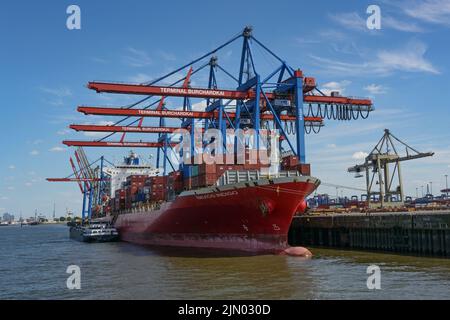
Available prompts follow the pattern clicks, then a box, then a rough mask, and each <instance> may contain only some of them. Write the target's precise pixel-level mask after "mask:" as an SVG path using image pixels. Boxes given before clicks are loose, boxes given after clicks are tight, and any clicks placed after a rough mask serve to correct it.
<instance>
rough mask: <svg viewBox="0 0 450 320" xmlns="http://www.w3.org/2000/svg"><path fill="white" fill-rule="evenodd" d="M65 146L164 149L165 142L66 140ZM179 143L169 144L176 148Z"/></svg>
mask: <svg viewBox="0 0 450 320" xmlns="http://www.w3.org/2000/svg"><path fill="white" fill-rule="evenodd" d="M63 144H65V145H66V146H69V147H117V148H125V147H132V148H163V147H164V143H163V142H120V141H75V140H65V141H63ZM177 144H178V143H169V144H168V145H170V146H172V147H174V146H176V145H177Z"/></svg>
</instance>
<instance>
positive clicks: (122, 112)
mask: <svg viewBox="0 0 450 320" xmlns="http://www.w3.org/2000/svg"><path fill="white" fill-rule="evenodd" d="M77 110H78V111H79V112H81V113H84V114H86V115H102V116H129V117H164V118H196V119H210V118H216V119H217V118H219V112H206V111H182V110H148V109H121V108H108V107H85V106H80V107H78V109H77ZM227 116H228V118H230V119H234V118H236V113H234V112H227ZM224 118H225V116H224ZM260 119H261V120H273V119H274V117H273V115H272V114H261V117H260ZM295 119H296V117H295V116H289V115H280V120H282V121H295ZM304 120H305V121H308V122H320V123H321V122H322V118H321V117H305V118H304Z"/></svg>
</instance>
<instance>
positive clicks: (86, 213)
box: [47, 147, 111, 223]
mask: <svg viewBox="0 0 450 320" xmlns="http://www.w3.org/2000/svg"><path fill="white" fill-rule="evenodd" d="M75 158H76V160H77V163H78V166H79V169H78V170H77V167H76V165H75V163H74V161H73V159H72V157H71V158H69V162H70V165H71V167H72V170H73V173H72V174H71V175H70V176H68V177H66V178H47V181H49V182H76V183H77V184H78V186H79V188H80V191H81V193H82V194H83V206H82V209H81V217H82V223H85V221H86V219H87V221H88V222H90V221H91V218H92V208H93V206H94V205H98V207H99V208H103V204H104V203H103V202H104V198H103V197H104V195H105V188H106V183H107V181H108V180H109V178H108V177H107V174H106V173H105V172H104V170H103V169H104V164H105V162H108V163H110V162H109V161H107V160H106V159H105V158H104V157H103V156H102V157H100V158H99V159H98V160H96V161H94V162H92V163H89V162H88V160H87V157H86V155H85V153H84V150H83V149H82V148H81V147H79V148H78V149H77V151H75ZM96 164H99V165H96ZM110 164H111V163H110ZM100 214H101V212H100Z"/></svg>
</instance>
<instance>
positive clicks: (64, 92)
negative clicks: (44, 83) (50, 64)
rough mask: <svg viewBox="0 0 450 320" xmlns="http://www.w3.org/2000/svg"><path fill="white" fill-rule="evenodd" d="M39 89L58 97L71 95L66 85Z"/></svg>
mask: <svg viewBox="0 0 450 320" xmlns="http://www.w3.org/2000/svg"><path fill="white" fill-rule="evenodd" d="M40 89H41V91H43V92H45V93H48V94H51V95H53V96H56V97H59V98H64V97H70V96H71V95H72V91H71V90H70V89H69V88H67V87H60V88H47V87H41V88H40Z"/></svg>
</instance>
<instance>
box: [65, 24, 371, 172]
mask: <svg viewBox="0 0 450 320" xmlns="http://www.w3.org/2000/svg"><path fill="white" fill-rule="evenodd" d="M239 39H241V40H242V51H241V52H242V54H241V57H240V65H239V72H238V74H237V75H233V74H232V73H231V72H230V71H228V70H227V69H225V68H224V67H223V66H222V65H221V64H219V59H218V56H217V53H218V52H219V51H221V50H223V49H224V48H226V47H227V46H229V45H230V44H232V43H233V42H235V41H237V40H239ZM253 46H257V47H258V48H259V49H262V50H263V51H264V53H265V54H266V55H268V56H270V57H271V58H272V59H274V60H275V61H276V62H278V64H279V66H278V67H277V68H276V69H275V70H272V71H270V72H265V75H263V73H262V72H259V71H258V70H257V63H256V61H255V59H254V50H253ZM205 69H206V71H207V72H208V84H207V86H206V87H203V88H202V87H195V88H194V87H191V86H190V83H191V82H192V81H193V77H194V76H195V75H196V74H200V73H201V71H205ZM183 70H188V72H187V75H186V76H184V77H182V78H181V79H179V80H177V81H175V82H173V83H172V84H171V85H169V86H167V85H161V83H164V81H165V80H166V79H168V78H172V77H174V76H175V75H178V74H179V73H180V72H182V71H183ZM219 73H220V74H221V75H223V76H224V77H225V78H227V80H230V81H231V82H233V83H235V87H236V89H235V90H224V89H221V88H220V85H219V83H218V78H219V77H218V74H219ZM181 83H182V86H178V87H177V85H179V84H181ZM196 83H197V81H196ZM87 87H88V88H89V89H92V90H95V91H96V92H99V93H116V94H129V95H143V96H146V97H144V98H142V99H140V100H139V101H137V102H136V103H133V104H131V105H128V106H123V107H117V108H111V107H108V108H107V107H91V106H80V107H78V111H79V112H81V113H83V114H85V115H103V116H124V118H123V119H121V120H119V121H117V122H116V123H115V124H114V125H106V126H105V125H77V124H73V125H71V126H70V128H72V129H74V130H76V131H91V132H110V134H109V135H107V136H106V137H104V138H102V139H99V140H95V141H64V142H63V143H64V144H66V145H67V146H78V147H80V146H82V147H136V148H139V147H142V148H158V157H157V167H159V166H160V162H161V161H162V162H163V167H164V175H166V174H167V171H168V170H167V169H168V162H170V160H169V157H168V152H169V150H170V149H171V148H172V147H173V146H174V145H175V144H177V143H179V141H171V138H170V133H172V132H174V131H175V130H176V129H178V128H186V129H188V130H190V132H191V133H192V135H193V134H194V130H195V127H196V123H195V121H196V120H197V121H198V120H203V127H204V129H208V128H216V129H219V130H221V131H222V132H223V133H225V132H226V130H227V129H234V130H236V129H240V128H244V129H248V128H251V129H254V132H255V134H256V137H255V140H256V141H258V140H259V133H260V131H261V130H263V129H266V128H267V129H271V128H275V129H278V130H279V131H280V134H281V138H280V140H281V144H282V146H281V147H282V148H283V149H284V150H290V151H291V152H292V153H293V154H294V155H296V156H297V157H298V160H299V162H300V163H301V164H306V150H305V135H306V134H309V133H318V132H319V131H320V128H321V126H323V125H324V124H323V120H324V119H334V120H342V121H349V120H356V119H358V118H364V119H365V118H367V117H368V115H369V113H370V112H371V111H373V110H374V108H373V104H372V101H371V100H370V99H365V98H352V97H343V96H340V95H339V94H337V93H333V94H332V95H331V96H327V95H325V94H323V93H322V92H321V91H320V90H319V89H318V88H317V85H316V81H315V79H314V78H313V77H307V76H305V75H304V74H303V72H302V71H301V70H300V69H294V68H292V67H291V66H289V65H288V64H287V63H286V62H285V61H284V60H283V59H281V58H280V57H279V56H278V55H276V54H275V53H274V52H273V51H272V50H271V49H269V48H268V47H267V46H265V45H264V44H263V43H262V42H260V41H259V40H258V39H256V38H255V37H254V36H253V30H252V28H251V27H246V28H245V29H244V30H243V31H242V32H241V33H239V34H238V35H236V36H235V37H233V38H232V39H230V40H229V41H227V42H225V43H224V44H222V45H220V46H218V47H217V48H215V49H214V50H211V51H210V52H208V53H206V54H204V55H202V56H201V57H199V58H198V59H195V60H193V61H191V62H189V63H187V64H185V65H183V66H181V67H180V68H178V69H176V70H174V71H172V72H170V73H168V74H166V75H165V76H163V77H160V78H158V79H156V80H154V81H151V82H149V83H143V84H130V83H116V82H97V81H92V82H89V83H88V85H87ZM170 97H175V98H177V97H178V98H181V99H182V101H183V102H182V109H180V108H177V109H176V110H170V109H169V108H168V107H167V105H166V103H165V102H166V100H167V99H168V98H170ZM152 98H156V99H157V100H155V101H151V99H152ZM192 99H202V100H203V103H204V111H194V110H193V103H192V101H191V100H192ZM133 117H135V118H137V119H135V120H133V121H131V122H130V123H127V124H126V125H123V123H124V122H125V121H127V120H128V119H130V118H133ZM148 117H149V118H158V119H159V125H158V126H147V127H146V126H143V120H144V118H148ZM170 118H176V119H180V120H181V126H179V125H178V126H175V125H174V126H166V125H165V122H166V120H167V119H170ZM136 124H137V125H136ZM116 133H122V138H121V139H120V140H119V141H117V140H116V141H108V140H107V139H108V138H109V137H111V136H112V135H114V134H116ZM127 133H157V134H158V140H157V141H153V142H149V141H145V142H143V141H139V142H136V141H125V140H124V138H125V134H127ZM224 137H226V135H225V134H224ZM293 138H294V139H295V141H294V142H293V141H291V140H292V139H293ZM224 145H225V142H224ZM161 153H162V156H161ZM195 153H196V150H194V146H193V147H192V150H191V155H195ZM170 165H171V166H172V169H174V170H175V167H174V166H173V164H171V163H170ZM180 165H181V166H183V164H180Z"/></svg>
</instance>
